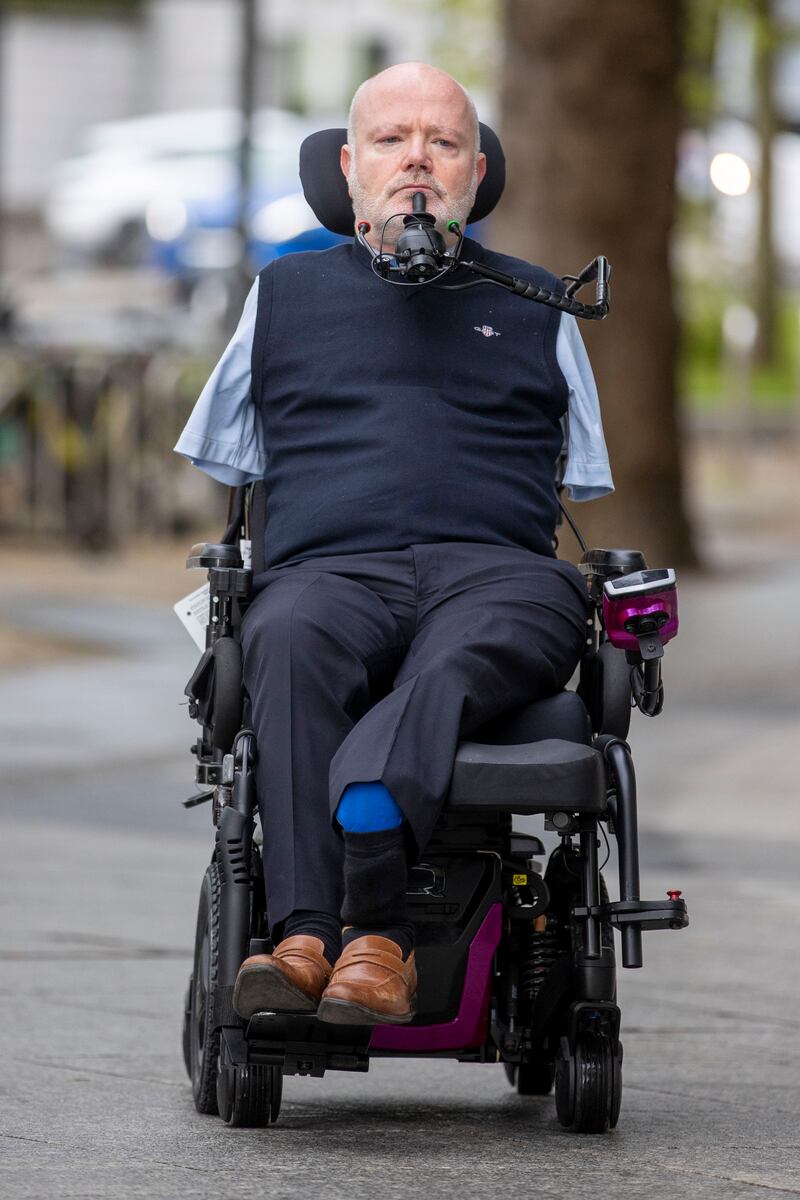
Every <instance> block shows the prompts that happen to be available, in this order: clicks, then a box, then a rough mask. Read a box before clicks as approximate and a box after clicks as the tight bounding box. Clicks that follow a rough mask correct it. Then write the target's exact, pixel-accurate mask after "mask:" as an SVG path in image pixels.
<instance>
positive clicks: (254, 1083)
mask: <svg viewBox="0 0 800 1200" xmlns="http://www.w3.org/2000/svg"><path fill="white" fill-rule="evenodd" d="M282 1094H283V1076H282V1074H281V1072H280V1068H279V1067H269V1066H264V1065H263V1064H261V1063H244V1064H240V1065H238V1066H235V1067H223V1068H222V1069H221V1070H220V1072H219V1077H218V1080H217V1100H218V1103H219V1113H220V1116H221V1117H222V1119H223V1121H225V1123H226V1124H228V1125H231V1126H234V1127H238V1128H241V1129H248V1128H249V1129H253V1128H262V1127H263V1126H264V1125H271V1124H274V1123H275V1121H277V1119H278V1114H279V1112H280V1110H281V1096H282Z"/></svg>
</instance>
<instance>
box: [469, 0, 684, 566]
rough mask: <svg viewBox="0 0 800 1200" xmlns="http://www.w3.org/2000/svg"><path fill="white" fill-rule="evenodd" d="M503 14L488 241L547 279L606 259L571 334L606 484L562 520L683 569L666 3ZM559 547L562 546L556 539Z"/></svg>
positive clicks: (565, 5) (674, 59)
mask: <svg viewBox="0 0 800 1200" xmlns="http://www.w3.org/2000/svg"><path fill="white" fill-rule="evenodd" d="M504 20H505V29H504V35H505V63H504V73H503V87H502V93H501V129H500V133H501V136H502V139H503V143H504V148H505V152H506V157H507V160H508V164H509V168H508V183H507V187H506V192H505V196H504V199H503V202H502V203H501V205H500V206H499V210H498V214H497V217H496V218H495V219H494V238H493V242H494V244H495V245H496V246H497V247H498V248H499V249H501V250H504V251H506V252H508V253H513V254H517V255H519V256H520V257H522V258H526V259H529V260H530V261H533V262H538V263H541V264H542V265H543V266H546V267H548V268H549V269H550V270H552V271H555V272H556V273H557V274H564V273H567V272H569V273H575V274H577V272H578V270H580V269H581V268H582V267H583V266H585V264H586V263H587V262H589V261H590V260H591V259H592V258H593V257H595V256H596V255H597V254H605V255H607V256H608V258H609V260H610V262H611V265H612V268H613V275H612V280H611V297H612V302H611V312H610V315H609V316H608V318H607V319H606V320H605V321H603V322H597V323H589V322H585V321H581V322H580V328H581V333H582V334H583V337H584V340H585V342H586V345H587V348H588V351H589V354H590V357H591V360H592V364H593V367H594V372H595V377H596V379H597V385H598V390H599V393H600V399H601V404H602V411H603V421H604V426H605V432H606V440H607V442H608V447H609V454H610V457H611V466H612V472H613V475H614V482H615V485H616V492H615V494H614V495H613V496H611V497H609V498H607V499H604V500H602V501H600V502H599V503H596V504H590V505H579V506H577V507H576V506H573V507H572V511H573V514H574V515H575V516H576V518H577V519H578V521H579V523H580V525H581V526H582V528H583V529H584V533H585V535H586V537H587V540H588V541H589V543H590V544H591V545H604V546H628V547H633V548H636V549H641V550H643V551H644V552H645V555H646V557H647V560H648V563H651V564H653V565H672V566H676V565H679V564H692V563H694V562H695V555H694V550H693V546H692V540H691V535H690V529H689V523H688V520H687V517H686V510H685V506H684V499H683V484H682V472H681V457H680V438H679V429H678V414H677V403H676V394H675V366H676V354H677V347H678V323H677V317H676V314H675V310H674V305H673V294H672V282H671V275H670V264H669V240H670V232H671V227H672V222H673V216H674V207H675V191H674V177H675V154H676V141H677V135H678V129H679V117H680V112H679V103H678V98H677V87H676V84H677V75H678V69H679V63H680V35H681V29H682V9H681V5H680V3H679V2H678V0H657V2H655V0H648V3H642V0H603V2H602V3H601V4H598V3H597V0H558V3H553V0H504ZM584 297H587V292H582V293H581V299H583V298H584ZM587 298H589V299H591V298H592V297H591V295H588V297H587ZM562 540H563V549H564V552H565V553H569V552H570V551H569V549H568V544H569V543H570V541H571V537H570V535H569V534H568V533H567V532H565V533H564V536H563V539H562Z"/></svg>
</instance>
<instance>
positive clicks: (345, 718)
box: [242, 542, 589, 927]
mask: <svg viewBox="0 0 800 1200" xmlns="http://www.w3.org/2000/svg"><path fill="white" fill-rule="evenodd" d="M254 590H255V592H256V595H255V598H254V599H253V602H252V603H251V605H250V607H249V609H248V610H247V612H246V614H245V618H244V622H243V626H242V645H243V651H244V680H245V686H246V689H247V693H248V696H249V698H250V705H251V717H252V723H253V727H254V729H255V731H256V736H257V744H258V765H257V773H256V781H257V792H258V800H259V810H260V815H261V823H262V828H263V832H264V870H265V878H266V885H267V897H268V915H269V922H270V926H271V927H274V926H275V925H276V924H277V923H278V922H280V921H282V920H283V919H284V918H285V917H287V916H288V915H289V913H291V912H292V911H293V910H295V909H301V908H306V909H316V910H318V911H322V912H327V913H332V914H335V915H338V913H339V910H340V908H341V904H342V900H343V881H342V863H343V853H344V851H343V843H342V839H341V836H340V834H339V833H338V832H337V829H336V826H335V822H334V820H333V814H334V813H335V811H336V807H337V805H338V803H339V800H340V798H341V795H342V792H343V791H344V789H345V787H346V786H347V785H348V784H349V783H357V782H368V781H370V780H381V781H382V782H383V783H384V784H385V786H386V787H387V788H388V789H389V791H390V792H391V794H392V796H393V797H394V798H395V800H396V802H397V804H398V805H399V806H400V808H401V809H402V810H403V813H404V814H405V816H406V818H407V821H408V825H409V827H410V831H411V833H412V834H413V839H414V842H415V844H416V848H417V850H418V851H420V852H421V851H422V850H423V849H424V847H425V844H426V842H427V840H428V838H429V837H430V834H431V832H432V830H433V827H434V825H435V824H436V821H437V818H438V816H439V813H440V811H441V809H442V806H443V804H444V801H445V799H446V796H447V791H448V787H449V783H450V776H451V773H452V768H453V759H454V756H455V751H456V747H457V745H458V742H459V741H460V740H461V739H462V738H465V737H469V736H470V734H471V733H473V732H474V731H475V730H477V729H478V728H479V726H481V725H482V724H483V723H484V722H486V721H488V720H490V719H491V718H492V717H495V716H497V715H499V714H500V713H502V712H504V711H506V710H509V709H512V708H516V707H518V706H519V705H521V704H523V703H525V702H527V701H529V700H535V699H538V698H541V697H544V696H548V695H552V694H554V693H556V692H558V691H560V690H561V689H562V688H563V687H564V685H565V684H566V683H567V681H568V679H569V678H570V675H571V674H572V672H573V670H574V668H575V665H576V663H577V662H578V659H579V657H580V655H581V652H582V649H583V645H584V639H585V636H586V618H587V616H588V613H589V600H588V596H587V592H586V587H585V585H584V582H583V580H582V578H581V576H580V574H579V572H578V571H577V569H576V568H575V567H573V566H572V565H571V564H569V563H566V562H561V561H559V560H557V559H554V558H547V557H544V556H542V555H538V554H534V553H533V552H532V551H529V550H523V549H517V548H513V547H507V546H494V545H489V544H485V543H478V542H440V543H436V544H425V545H418V546H410V547H409V548H408V549H406V550H396V551H381V552H376V553H364V554H346V555H331V556H328V557H320V558H310V559H306V560H304V561H303V562H301V563H297V564H294V565H291V566H286V567H272V568H270V569H269V570H267V571H265V572H264V573H263V574H260V575H258V576H257V577H256V579H255V581H254Z"/></svg>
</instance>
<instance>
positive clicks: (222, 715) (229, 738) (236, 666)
mask: <svg viewBox="0 0 800 1200" xmlns="http://www.w3.org/2000/svg"><path fill="white" fill-rule="evenodd" d="M213 655H214V682H213V692H212V695H213V701H212V706H211V741H212V743H213V745H215V746H216V747H217V749H218V750H222V751H224V752H225V753H226V754H227V753H228V751H229V750H230V748H231V746H232V745H233V739H234V738H235V737H236V735H237V733H238V732H239V730H240V729H241V727H242V705H243V692H242V647H241V645H240V643H239V642H237V641H236V639H235V638H232V637H221V638H217V640H216V642H215V643H214V649H213Z"/></svg>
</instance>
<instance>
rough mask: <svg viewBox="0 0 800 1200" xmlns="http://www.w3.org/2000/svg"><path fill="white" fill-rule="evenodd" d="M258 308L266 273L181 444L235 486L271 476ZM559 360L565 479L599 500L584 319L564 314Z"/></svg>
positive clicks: (595, 412) (599, 430)
mask: <svg viewBox="0 0 800 1200" xmlns="http://www.w3.org/2000/svg"><path fill="white" fill-rule="evenodd" d="M257 306H258V279H256V281H255V283H254V284H253V286H252V288H251V289H250V292H249V294H248V296H247V300H246V301H245V305H244V309H243V311H242V316H241V319H240V321H239V324H238V326H237V329H236V332H235V333H234V335H233V337H232V338H231V340H230V342H229V343H228V346H227V349H226V350H225V352H224V353H223V355H222V357H221V358H220V360H219V362H218V363H217V365H216V367H215V368H214V370H213V371H212V373H211V375H210V377H209V379H208V382H207V383H206V386H205V387H204V388H203V390H202V392H201V393H200V397H199V399H198V401H197V403H196V404H195V406H194V409H193V410H192V414H191V416H190V417H189V420H188V421H187V423H186V427H185V429H184V430H183V433H182V434H181V436H180V437H179V438H178V441H177V444H176V446H175V450H176V451H177V452H178V454H182V455H183V456H184V457H185V458H188V459H189V461H190V462H191V463H193V464H194V466H196V467H199V468H200V470H201V471H205V472H206V474H208V475H211V476H212V478H214V479H216V480H218V481H219V482H220V483H225V484H227V485H228V486H230V487H241V486H243V485H244V484H246V483H254V482H255V481H256V480H259V479H263V478H264V475H265V472H266V469H267V452H266V447H265V445H264V434H263V429H262V424H261V421H260V420H259V419H258V416H257V413H256V410H255V407H254V405H253V403H252V400H251V396H250V380H251V376H250V360H251V355H252V349H253V337H254V335H255V325H256V308H257ZM556 356H557V358H558V365H559V367H560V368H561V371H562V373H563V375H564V378H565V379H566V381H567V386H568V388H569V409H568V411H569V421H568V429H569V439H568V446H567V470H566V474H565V476H564V483H565V485H566V487H567V494H568V496H569V497H570V499H571V500H597V499H599V497H600V496H607V495H608V494H609V493H610V492H613V490H614V484H613V482H612V479H611V470H610V468H609V465H608V453H607V451H606V443H605V438H604V437H603V425H602V421H601V419H600V402H599V400H598V396H597V387H596V386H595V382H594V375H593V374H592V368H591V364H590V363H589V356H588V355H587V353H586V348H585V346H584V344H583V341H582V339H581V335H580V331H579V329H578V322H577V321H576V319H575V317H573V316H570V314H569V313H562V314H561V321H560V324H559V327H558V338H557V340H556Z"/></svg>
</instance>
